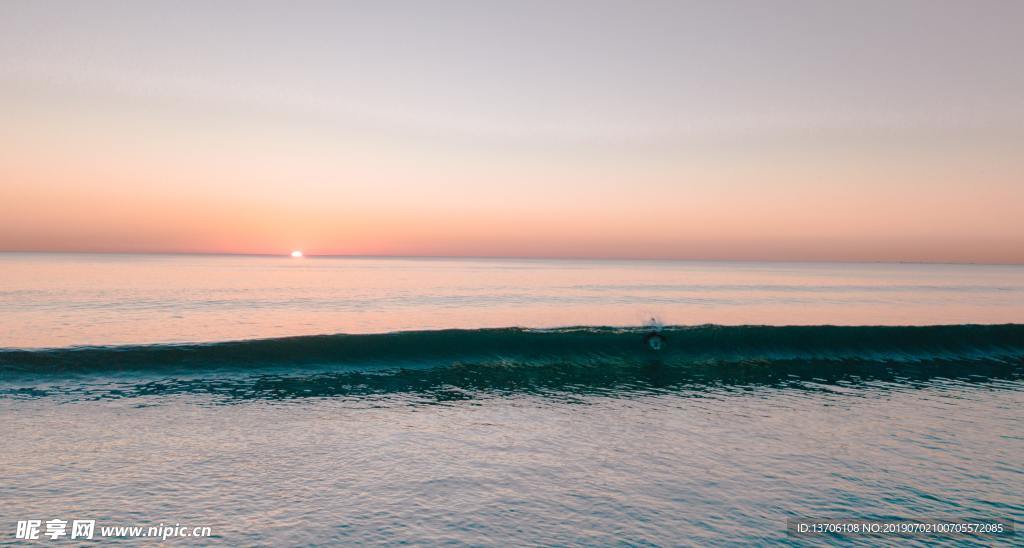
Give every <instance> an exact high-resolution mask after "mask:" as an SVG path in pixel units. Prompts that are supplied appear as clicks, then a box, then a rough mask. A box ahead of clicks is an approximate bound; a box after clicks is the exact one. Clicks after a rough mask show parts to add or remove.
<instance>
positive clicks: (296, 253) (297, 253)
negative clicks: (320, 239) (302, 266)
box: [292, 249, 302, 259]
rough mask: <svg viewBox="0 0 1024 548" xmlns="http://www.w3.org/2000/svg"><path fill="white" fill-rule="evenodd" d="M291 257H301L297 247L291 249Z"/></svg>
mask: <svg viewBox="0 0 1024 548" xmlns="http://www.w3.org/2000/svg"><path fill="white" fill-rule="evenodd" d="M292 257H294V258H296V259H301V258H302V252H301V251H299V250H298V249H296V250H295V251H292Z"/></svg>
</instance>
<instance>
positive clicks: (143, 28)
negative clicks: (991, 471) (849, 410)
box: [0, 0, 1024, 263]
mask: <svg viewBox="0 0 1024 548" xmlns="http://www.w3.org/2000/svg"><path fill="white" fill-rule="evenodd" d="M1022 25H1024V2H1020V1H1017V0H1006V1H993V0H979V1H976V2H962V1H958V2H949V1H943V0H927V1H900V0H888V1H876V0H866V1H860V0H858V1H852V0H851V1H839V0H837V1H829V2H821V1H816V0H815V1H792V0H772V1H753V0H751V1H731V0H724V1H723V0H709V1H684V0H672V1H653V0H624V1H616V2H607V1H602V0H585V1H575V0H547V1H531V0H516V1H503V2H496V1H488V0H477V1H465V2H461V1H460V2H452V1H442V0H436V1H435V0H431V1H409V2H394V1H388V0H382V1H374V2H365V1H362V2H343V1H325V2H319V1H287V2H284V1H282V2H260V1H246V2H241V1H237V2H232V1H226V0H225V1H220V2H205V1H204V2H198V1H195V2H193V1H173V2H160V1H147V2H134V1H125V2H112V1H105V0H94V1H89V2H80V1H68V2H63V1H58V0H51V1H47V2H38V1H20V0H2V1H0V250H6V251H98V252H134V251H138V252H209V253H271V254H275V253H280V254H286V253H288V252H290V251H291V250H293V249H302V250H303V251H305V252H306V254H307V255H316V254H339V255H431V256H464V255H465V256H516V257H524V256H525V257H609V258H681V259H738V260H849V261H935V262H990V263H1024V55H1022V52H1024V32H1022V31H1021V28H1022Z"/></svg>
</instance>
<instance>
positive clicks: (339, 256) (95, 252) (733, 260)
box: [0, 249, 1024, 266]
mask: <svg viewBox="0 0 1024 548" xmlns="http://www.w3.org/2000/svg"><path fill="white" fill-rule="evenodd" d="M0 253H2V254H14V253H28V254H51V255H198V256H230V257H280V258H288V259H291V258H293V257H291V256H290V253H291V252H290V251H285V252H283V253H245V252H230V251H100V250H86V251H83V250H38V249H27V250H26V249H21V250H14V249H10V250H9V249H0ZM316 258H323V259H493V260H535V261H603V262H612V261H636V262H706V263H714V262H722V263H840V264H919V265H964V266H971V265H973V266H1024V262H1002V263H999V262H960V261H921V260H867V259H743V258H730V259H721V258H716V259H710V258H694V257H690V258H681V257H586V256H580V257H574V256H525V255H401V254H395V255H387V254H343V253H325V254H307V253H305V252H303V256H302V257H301V258H296V260H301V259H316Z"/></svg>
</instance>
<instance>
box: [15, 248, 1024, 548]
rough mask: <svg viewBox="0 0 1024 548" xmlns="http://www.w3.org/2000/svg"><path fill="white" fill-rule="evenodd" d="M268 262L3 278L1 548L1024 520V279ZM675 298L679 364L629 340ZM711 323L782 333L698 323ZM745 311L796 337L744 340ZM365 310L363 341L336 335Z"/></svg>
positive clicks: (932, 271)
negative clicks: (200, 332)
mask: <svg viewBox="0 0 1024 548" xmlns="http://www.w3.org/2000/svg"><path fill="white" fill-rule="evenodd" d="M246 261H247V259H246V258H230V257H227V258H211V257H198V258H194V257H187V256H186V257H173V258H166V257H156V258H154V257H129V256H121V257H88V256H39V257H36V256H26V255H8V256H5V257H3V258H2V260H0V263H3V264H4V266H6V267H10V268H6V269H4V270H0V279H2V281H3V285H2V286H0V303H2V304H3V311H4V315H3V316H2V318H0V324H2V327H3V328H4V329H3V330H0V417H2V418H3V420H2V421H0V435H2V436H3V439H4V440H5V443H4V444H3V446H2V447H0V470H3V478H2V481H0V501H2V503H3V504H2V505H0V543H7V542H11V543H13V542H15V541H16V539H15V538H14V536H15V526H16V523H17V521H19V520H25V519H42V520H44V521H45V520H47V519H53V518H58V519H65V520H72V519H95V520H97V526H100V525H104V524H106V525H145V526H150V525H158V524H160V523H165V524H173V523H180V524H182V525H188V526H209V527H211V529H212V531H213V535H214V536H213V537H212V538H211V539H209V540H211V541H213V542H221V543H225V544H242V545H247V544H260V545H270V544H273V545H306V544H334V543H344V544H378V543H380V544H385V543H386V544H393V543H422V544H439V543H446V544H471V545H481V544H486V545H490V544H545V545H547V544H554V545H564V544H587V545H606V544H621V543H625V544H654V545H680V544H683V545H686V544H696V545H705V544H710V545H729V544H737V543H742V544H800V543H803V542H804V541H802V540H800V539H796V538H792V537H789V536H787V533H786V520H787V518H794V517H808V518H809V517H814V518H858V519H869V518H875V519H921V518H947V519H968V518H973V519H987V520H993V519H998V520H1011V521H1015V522H1016V523H1018V524H1020V523H1021V522H1024V495H1022V493H1024V472H1022V470H1024V466H1022V464H1024V461H1022V457H1021V455H1024V429H1022V427H1021V424H1022V422H1021V419H1022V416H1021V408H1022V405H1024V325H1020V321H1021V320H1024V318H1019V316H1018V315H1019V314H1021V313H1022V311H1024V308H1020V307H1018V305H1019V304H1020V299H1021V293H1022V292H1021V289H1022V285H1024V278H1021V277H1020V276H1019V274H1020V273H1021V269H1019V268H1016V267H983V266H977V267H966V266H934V267H928V266H924V265H850V266H844V265H806V266H801V265H754V264H740V265H735V266H734V267H731V268H730V266H729V265H728V264H724V263H719V264H703V263H696V264H693V263H668V264H666V263H611V264H605V263H600V262H575V263H573V262H568V263H567V262H530V261H493V262H487V261H465V262H461V263H460V262H459V261H454V260H451V261H436V260H435V261H422V262H418V261H413V260H407V261H395V262H392V263H388V262H387V261H377V260H366V261H368V262H362V263H361V262H359V261H357V260H351V261H346V260H340V259H339V260H324V261H323V262H322V263H318V262H317V261H316V260H311V261H307V262H304V263H301V264H296V263H288V262H286V261H280V260H276V259H270V258H266V259H259V258H256V259H252V260H250V261H248V262H246ZM320 264H323V265H324V266H323V267H321V266H320ZM388 265H390V266H388ZM345 268H351V269H352V270H354V271H355V272H346V271H344V269H345ZM296 269H298V270H296ZM73 273H78V274H73ZM142 274H148V275H149V277H142V276H141V275H142ZM75 276H78V277H77V278H75ZM133 276H135V277H136V278H133ZM517 279H518V280H520V282H519V284H518V285H515V284H514V281H515V280H517ZM230 280H233V281H230ZM331 280H335V282H334V283H331V282H330V281H331ZM630 280H632V282H630ZM343 282H344V283H343ZM346 284H347V285H346ZM118 286H122V287H123V289H121V290H118V289H117V287H118ZM233 287H234V288H235V289H237V291H236V290H233V289H232V288H233ZM502 288H504V289H502ZM744 296H749V297H750V302H749V303H748V304H749V306H744V304H743V301H742V299H743V298H744ZM694 303H700V304H694ZM942 303H947V304H948V307H947V308H945V309H943V307H942ZM374 307H376V308H374ZM553 308H561V310H557V311H553V310H549V309H553ZM847 308H849V309H853V310H854V312H851V311H850V310H847ZM649 309H654V314H656V315H658V316H659V317H662V318H664V319H666V320H667V323H668V324H669V325H666V326H662V327H660V328H659V329H660V336H661V337H662V342H663V344H662V345H661V347H660V349H658V350H655V349H653V348H652V347H651V346H650V345H649V344H647V343H646V341H645V339H644V337H645V335H647V334H648V333H649V332H650V331H651V329H652V328H649V327H641V326H639V325H638V324H639V323H640V322H636V324H634V325H633V326H632V327H630V326H628V322H627V321H626V320H627V319H628V317H629V316H630V315H631V314H635V315H637V316H639V317H640V318H643V317H644V316H647V315H648V314H649V312H650V310H649ZM704 309H707V310H711V312H709V313H708V316H710V317H711V318H712V319H716V320H718V323H733V324H742V323H767V324H774V325H760V326H743V325H699V324H701V323H704V322H676V321H673V319H674V318H689V317H690V316H689V315H690V314H693V315H699V314H700V312H701V310H704ZM722 309H726V310H724V311H723V310H722ZM798 309H803V310H802V311H798ZM844 310H845V312H844ZM871 310H874V311H875V312H876V314H878V316H879V321H877V322H861V321H854V320H857V319H858V318H860V317H861V315H863V314H868V313H869V312H870V311H871ZM937 310H938V312H936V311H937ZM375 311H378V312H379V314H376V313H375ZM524 311H531V313H533V316H534V317H535V319H536V322H534V324H533V325H530V322H516V321H512V320H513V319H514V318H517V317H519V316H520V315H521V314H522V313H524ZM435 312H436V314H435ZM261 313H262V314H263V316H265V317H267V318H272V319H273V321H265V320H261V321H255V322H251V323H249V322H250V320H249V318H251V317H253V315H259V314H261ZM599 314H607V316H606V317H607V318H608V320H607V321H601V319H602V317H603V316H600V315H599ZM745 314H749V316H750V317H752V318H757V317H768V319H769V320H771V321H763V322H741V321H737V322H723V321H722V320H723V318H726V316H728V317H730V318H739V319H742V318H743V317H744V315H745ZM773 314H774V315H775V317H771V316H772V315H773ZM828 314H834V315H835V317H837V318H838V319H837V320H836V321H835V322H827V321H818V318H820V317H822V316H827V315H828ZM173 316H182V317H183V318H184V319H185V320H186V321H185V322H183V323H178V322H177V321H175V320H174V319H173ZM474 316H476V317H478V320H479V321H477V322H476V324H477V325H474V323H473V322H472V321H471V320H472V318H473V317H474ZM787 317H790V318H796V319H803V320H807V322H813V323H809V324H807V325H786V324H790V323H805V322H800V321H793V322H787V321H785V320H786V318H787ZM231 318H233V320H232V319H231ZM302 318H304V319H302ZM417 318H419V319H417ZM894 318H911V319H912V321H899V322H894V321H886V320H893V319H894ZM929 318H935V321H928V319H929ZM289 319H291V320H294V321H296V322H297V323H289V322H288V321H287V320H289ZM559 319H568V320H576V321H566V322H565V323H564V324H562V325H570V326H571V325H577V326H582V327H555V326H554V325H552V324H555V323H556V322H557V321H558V320H559ZM950 319H962V320H963V321H956V322H952V321H949V320H950ZM585 320H589V321H585ZM1015 321H1016V323H1014V322H1015ZM90 322H92V323H90ZM162 322H163V324H164V325H163V327H162V328H161V327H159V326H160V325H161V323H162ZM345 322H349V325H359V326H362V329H348V330H343V329H338V330H337V331H349V332H351V333H354V334H349V335H338V334H327V335H316V333H331V331H330V330H327V329H325V328H324V327H325V326H326V325H327V324H328V323H336V324H339V325H340V324H345ZM417 322H419V323H417ZM677 323H688V324H689V325H672V324H677ZM827 323H838V324H844V325H833V326H829V325H823V324H827ZM864 323H875V324H888V325H875V326H864V325H856V324H864ZM940 323H957V324H964V325H934V324H940ZM26 324H27V325H30V326H32V328H31V329H29V328H26V326H25V325H26ZM239 324H241V325H239ZM491 324H498V325H501V324H504V325H520V326H522V327H516V328H496V327H493V326H492V325H491ZM604 324H607V325H604ZM851 324H853V325H851ZM899 324H911V325H899ZM196 325H199V326H214V327H212V328H211V329H208V330H206V331H204V333H205V336H202V337H193V336H190V334H192V333H193V331H192V329H194V327H195V326H196ZM103 326H106V328H107V329H106V330H104V329H103ZM375 326H377V327H383V328H384V329H374V327H375ZM470 326H472V327H470ZM390 327H395V328H397V329H388V328H390ZM408 329H418V330H415V331H408ZM375 331H391V332H380V333H374V332H375ZM241 332H246V333H250V334H252V335H254V336H244V337H236V336H235V335H236V334H238V333H241ZM1019 534H1020V533H1018V535H1019ZM1020 538H1021V537H1019V536H1004V537H997V538H975V539H965V538H962V537H929V538H928V539H926V538H923V537H917V538H904V539H901V540H900V543H901V544H903V543H907V542H909V543H920V544H923V543H925V542H926V541H927V542H938V543H945V544H961V543H971V542H973V543H977V544H979V545H989V544H992V543H1003V544H1014V543H1019V540H1020ZM122 540H124V541H125V542H128V540H127V539H122ZM824 540H825V541H828V542H834V543H855V544H863V545H875V544H878V543H879V542H896V539H894V538H892V537H890V538H888V539H885V538H882V539H880V538H877V537H876V538H870V537H862V538H857V537H845V538H844V537H829V538H826V539H824ZM42 542H49V541H48V540H45V541H42ZM64 542H67V540H66V539H65V541H64Z"/></svg>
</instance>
